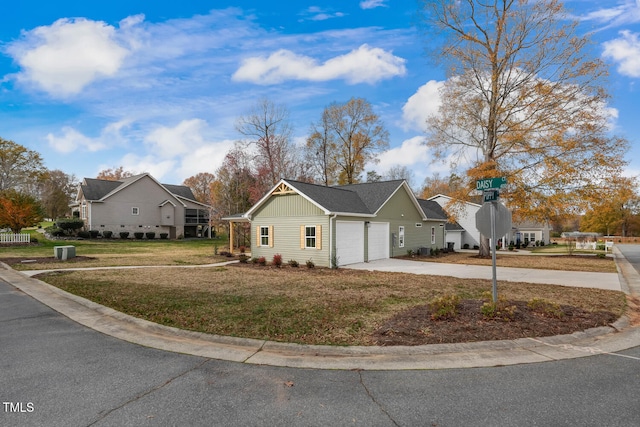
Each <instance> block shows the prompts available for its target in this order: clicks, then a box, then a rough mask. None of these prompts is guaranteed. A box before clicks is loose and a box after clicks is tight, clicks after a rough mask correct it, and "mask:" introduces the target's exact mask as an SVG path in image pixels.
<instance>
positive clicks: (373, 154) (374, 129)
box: [323, 98, 389, 184]
mask: <svg viewBox="0 0 640 427" xmlns="http://www.w3.org/2000/svg"><path fill="white" fill-rule="evenodd" d="M325 114H326V116H327V118H326V120H327V124H328V127H329V129H330V130H331V133H332V134H333V135H334V137H333V138H334V139H335V141H336V143H335V144H336V147H335V148H336V153H335V156H334V158H335V161H336V163H337V165H338V168H339V176H338V182H339V183H340V184H355V183H357V182H358V181H359V180H360V175H361V174H362V173H363V172H364V167H365V164H366V163H367V162H373V163H375V162H376V161H377V156H378V154H379V153H380V152H381V151H383V150H385V149H387V148H388V147H389V132H387V130H386V129H385V127H384V125H383V123H382V120H380V117H379V116H378V115H377V114H375V113H374V112H373V108H372V107H371V104H370V103H369V102H368V101H366V100H365V99H362V98H351V99H350V100H349V101H347V102H346V103H344V104H337V103H333V104H331V105H329V106H328V107H327V108H325V110H324V113H323V117H324V115H325Z"/></svg>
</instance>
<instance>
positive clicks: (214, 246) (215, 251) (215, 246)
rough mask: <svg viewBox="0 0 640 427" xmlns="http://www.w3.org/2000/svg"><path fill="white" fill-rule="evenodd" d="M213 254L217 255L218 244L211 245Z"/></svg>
mask: <svg viewBox="0 0 640 427" xmlns="http://www.w3.org/2000/svg"><path fill="white" fill-rule="evenodd" d="M213 254H214V255H218V244H217V243H216V244H215V245H213Z"/></svg>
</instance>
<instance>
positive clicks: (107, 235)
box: [102, 230, 113, 239]
mask: <svg viewBox="0 0 640 427" xmlns="http://www.w3.org/2000/svg"><path fill="white" fill-rule="evenodd" d="M102 237H104V238H105V239H110V238H112V237H113V231H109V230H105V231H103V232H102Z"/></svg>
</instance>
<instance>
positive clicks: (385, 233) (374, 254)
mask: <svg viewBox="0 0 640 427" xmlns="http://www.w3.org/2000/svg"><path fill="white" fill-rule="evenodd" d="M368 231H369V254H368V255H369V256H368V258H367V259H368V260H369V261H375V260H377V259H387V258H389V223H388V222H372V223H370V224H369V229H368Z"/></svg>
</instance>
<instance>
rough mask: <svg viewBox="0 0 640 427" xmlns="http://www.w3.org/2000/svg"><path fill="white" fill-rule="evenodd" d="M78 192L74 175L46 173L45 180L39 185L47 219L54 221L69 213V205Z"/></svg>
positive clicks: (59, 171)
mask: <svg viewBox="0 0 640 427" xmlns="http://www.w3.org/2000/svg"><path fill="white" fill-rule="evenodd" d="M77 191H78V180H77V178H76V176H75V175H73V174H71V175H68V174H66V173H64V172H62V171H61V170H57V169H56V170H52V171H48V172H47V178H46V179H45V180H44V181H43V182H42V184H41V185H40V197H41V204H42V207H43V209H44V213H45V215H46V216H47V218H51V219H54V220H55V219H56V218H59V217H62V216H64V215H65V214H67V213H68V212H69V204H70V203H71V201H72V200H73V198H74V196H75V195H76V192H77Z"/></svg>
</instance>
